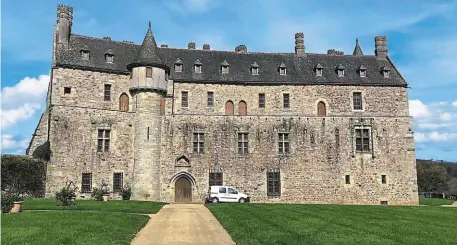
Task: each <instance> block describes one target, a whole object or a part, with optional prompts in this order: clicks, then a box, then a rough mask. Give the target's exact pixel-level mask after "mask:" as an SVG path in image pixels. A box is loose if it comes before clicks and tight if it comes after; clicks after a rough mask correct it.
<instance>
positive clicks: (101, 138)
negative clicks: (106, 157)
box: [96, 127, 113, 153]
mask: <svg viewBox="0 0 457 245" xmlns="http://www.w3.org/2000/svg"><path fill="white" fill-rule="evenodd" d="M106 131H109V135H108V137H106ZM100 133H102V134H101V135H100ZM96 135H97V136H96V137H97V138H96V146H97V153H110V152H111V145H112V139H113V130H112V129H111V128H110V127H97V129H96ZM107 141H108V143H107ZM100 142H101V144H100Z"/></svg>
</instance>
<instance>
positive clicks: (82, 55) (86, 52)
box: [81, 49, 90, 60]
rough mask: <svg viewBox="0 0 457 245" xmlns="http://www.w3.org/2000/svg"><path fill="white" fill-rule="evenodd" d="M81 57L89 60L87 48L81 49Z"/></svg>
mask: <svg viewBox="0 0 457 245" xmlns="http://www.w3.org/2000/svg"><path fill="white" fill-rule="evenodd" d="M81 59H83V60H89V59H90V51H89V50H85V49H83V50H81Z"/></svg>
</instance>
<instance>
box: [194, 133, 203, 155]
mask: <svg viewBox="0 0 457 245" xmlns="http://www.w3.org/2000/svg"><path fill="white" fill-rule="evenodd" d="M192 142H193V151H194V153H204V152H205V151H204V148H205V135H204V134H203V133H194V138H193V141H192Z"/></svg>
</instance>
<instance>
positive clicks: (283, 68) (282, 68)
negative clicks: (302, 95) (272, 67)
mask: <svg viewBox="0 0 457 245" xmlns="http://www.w3.org/2000/svg"><path fill="white" fill-rule="evenodd" d="M286 68H287V67H286V65H285V64H284V63H281V65H279V75H286Z"/></svg>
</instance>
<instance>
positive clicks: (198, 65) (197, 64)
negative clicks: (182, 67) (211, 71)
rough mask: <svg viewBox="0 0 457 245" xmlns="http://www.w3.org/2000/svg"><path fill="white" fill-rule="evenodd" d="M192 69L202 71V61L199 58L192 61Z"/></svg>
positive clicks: (197, 71) (196, 71)
mask: <svg viewBox="0 0 457 245" xmlns="http://www.w3.org/2000/svg"><path fill="white" fill-rule="evenodd" d="M194 71H195V73H202V63H201V62H200V59H197V60H196V61H195V63H194Z"/></svg>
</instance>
